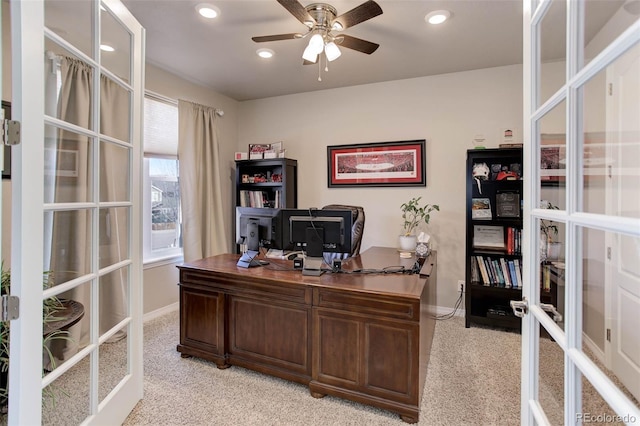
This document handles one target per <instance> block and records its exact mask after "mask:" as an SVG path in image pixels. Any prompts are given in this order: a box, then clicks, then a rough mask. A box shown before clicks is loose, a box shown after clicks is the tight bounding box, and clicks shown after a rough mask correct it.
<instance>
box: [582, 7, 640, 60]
mask: <svg viewBox="0 0 640 426" xmlns="http://www.w3.org/2000/svg"><path fill="white" fill-rule="evenodd" d="M639 4H640V3H638V2H637V1H627V2H624V1H586V2H585V3H584V5H585V9H584V10H585V11H584V14H585V22H586V26H585V37H584V44H585V46H584V63H585V65H586V64H588V63H589V62H591V60H592V59H593V58H595V57H596V56H597V55H598V54H599V53H600V52H602V50H603V49H604V48H605V47H607V46H608V45H609V43H611V42H612V41H613V40H615V39H616V38H617V37H618V36H619V35H620V34H622V33H623V32H624V31H625V30H626V29H627V28H629V27H630V26H631V25H632V24H633V23H634V22H635V21H636V20H637V19H638V14H640V6H639Z"/></svg>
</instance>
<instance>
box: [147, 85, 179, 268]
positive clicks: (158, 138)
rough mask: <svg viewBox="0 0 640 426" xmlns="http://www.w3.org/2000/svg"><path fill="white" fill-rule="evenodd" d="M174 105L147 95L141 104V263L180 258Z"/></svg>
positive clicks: (175, 105)
mask: <svg viewBox="0 0 640 426" xmlns="http://www.w3.org/2000/svg"><path fill="white" fill-rule="evenodd" d="M179 177H180V167H179V164H178V106H177V103H176V102H173V101H171V100H166V99H163V98H161V97H159V96H157V95H152V94H149V93H147V96H146V97H145V101H144V191H143V199H144V206H143V214H144V220H143V227H144V231H143V241H144V244H143V246H144V250H143V257H144V263H152V262H157V261H161V260H167V259H172V258H175V257H178V256H182V215H181V212H180V180H179Z"/></svg>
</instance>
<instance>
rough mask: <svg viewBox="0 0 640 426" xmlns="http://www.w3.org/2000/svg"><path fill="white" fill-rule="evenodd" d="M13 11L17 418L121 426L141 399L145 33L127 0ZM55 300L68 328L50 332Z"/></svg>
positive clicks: (13, 379)
mask: <svg viewBox="0 0 640 426" xmlns="http://www.w3.org/2000/svg"><path fill="white" fill-rule="evenodd" d="M10 7H11V26H12V51H13V57H12V65H13V67H12V69H13V76H12V78H13V82H12V84H13V86H12V87H13V90H12V92H13V99H12V101H13V105H12V107H13V108H12V113H13V118H14V119H17V120H20V121H21V122H22V144H21V145H20V146H18V147H16V148H14V150H13V167H12V194H13V197H12V245H11V255H12V257H11V270H12V294H14V295H16V296H19V297H20V301H21V309H20V311H21V312H20V318H19V319H18V320H15V321H13V322H12V323H11V348H10V360H11V362H10V376H9V414H8V422H9V424H29V425H35V424H119V423H121V422H122V421H123V420H124V419H125V418H126V416H127V415H128V413H129V412H130V411H131V410H132V409H133V407H134V406H135V404H136V403H137V401H139V400H140V399H141V397H142V381H143V377H142V300H141V299H142V296H141V294H142V291H141V287H142V267H141V265H142V260H141V253H142V250H141V231H140V230H141V187H140V182H141V181H142V178H141V170H140V169H141V167H140V165H141V152H142V149H141V146H142V137H141V135H142V126H141V123H142V102H143V92H144V79H143V76H144V69H143V68H144V49H143V46H144V30H143V29H142V27H141V26H140V24H139V23H138V22H137V21H136V20H135V19H134V18H133V16H132V15H131V14H130V13H129V12H128V11H127V10H126V8H125V7H124V6H123V5H122V3H121V2H120V1H119V0H102V1H99V0H87V1H75V0H45V1H36V0H33V1H12V2H11V3H10ZM104 45H108V46H110V47H111V49H110V50H102V49H101V47H102V46H104ZM43 283H44V284H45V285H43ZM53 297H55V298H58V299H60V300H61V301H62V303H63V306H64V307H65V308H66V309H65V310H64V311H60V312H58V313H57V314H56V315H57V316H58V317H63V318H64V320H65V321H66V322H68V323H69V324H65V325H64V326H63V328H62V329H59V328H58V327H51V326H49V325H48V324H45V326H44V327H43V301H49V300H50V299H51V298H53ZM35 407H41V408H40V409H37V408H35Z"/></svg>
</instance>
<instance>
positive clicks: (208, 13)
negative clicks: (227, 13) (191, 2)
mask: <svg viewBox="0 0 640 426" xmlns="http://www.w3.org/2000/svg"><path fill="white" fill-rule="evenodd" d="M196 10H197V11H198V13H199V14H200V15H201V16H203V17H205V18H207V19H213V18H217V17H218V16H219V15H220V9H218V8H217V7H215V6H213V5H211V4H207V3H201V4H199V5H197V6H196Z"/></svg>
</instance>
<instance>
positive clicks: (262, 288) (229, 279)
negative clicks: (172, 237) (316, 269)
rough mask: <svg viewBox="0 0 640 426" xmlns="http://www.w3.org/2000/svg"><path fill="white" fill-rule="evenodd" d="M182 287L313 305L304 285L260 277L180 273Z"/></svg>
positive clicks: (194, 272)
mask: <svg viewBox="0 0 640 426" xmlns="http://www.w3.org/2000/svg"><path fill="white" fill-rule="evenodd" d="M180 284H181V285H182V286H187V287H193V288H203V289H205V288H206V289H211V290H215V291H221V292H223V293H225V294H233V295H243V296H251V297H258V298H267V299H273V300H276V301H285V302H293V303H302V304H307V305H310V304H311V289H310V288H309V287H307V286H305V285H303V284H298V283H290V282H283V281H274V280H272V279H268V278H264V277H261V276H259V275H256V276H252V275H246V276H243V275H240V274H236V275H231V274H223V273H212V272H209V271H192V270H182V271H180Z"/></svg>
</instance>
